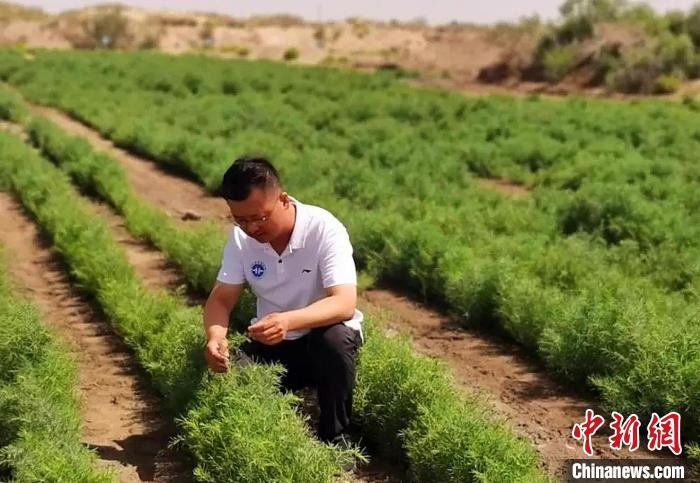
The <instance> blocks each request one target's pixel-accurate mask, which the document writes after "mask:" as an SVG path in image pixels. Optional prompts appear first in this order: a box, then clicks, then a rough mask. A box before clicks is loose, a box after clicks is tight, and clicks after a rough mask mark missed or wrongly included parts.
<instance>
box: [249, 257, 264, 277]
mask: <svg viewBox="0 0 700 483" xmlns="http://www.w3.org/2000/svg"><path fill="white" fill-rule="evenodd" d="M266 269H267V267H266V266H265V264H264V263H263V262H260V261H257V262H253V264H252V265H251V266H250V273H252V274H253V277H255V278H261V277H262V276H263V275H265V270H266Z"/></svg>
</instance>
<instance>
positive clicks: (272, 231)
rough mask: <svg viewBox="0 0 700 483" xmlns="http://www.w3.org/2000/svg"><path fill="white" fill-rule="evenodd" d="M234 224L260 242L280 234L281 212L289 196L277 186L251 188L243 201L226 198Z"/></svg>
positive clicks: (286, 204) (265, 241) (287, 203)
mask: <svg viewBox="0 0 700 483" xmlns="http://www.w3.org/2000/svg"><path fill="white" fill-rule="evenodd" d="M226 202H227V203H228V207H229V210H231V215H232V216H233V221H234V223H235V224H237V225H238V226H240V227H241V229H242V230H243V231H245V232H246V234H248V235H249V236H251V237H253V238H254V239H255V240H257V241H258V242H260V243H267V242H269V241H271V240H274V239H275V238H277V237H278V236H280V235H281V232H282V230H283V229H284V227H283V226H282V223H281V222H282V221H283V217H282V212H283V209H285V208H286V207H287V206H288V205H289V196H288V195H287V193H285V192H282V191H281V190H280V189H279V188H276V187H275V188H267V189H263V188H253V189H252V190H251V192H250V195H248V198H246V199H245V200H243V201H232V200H226Z"/></svg>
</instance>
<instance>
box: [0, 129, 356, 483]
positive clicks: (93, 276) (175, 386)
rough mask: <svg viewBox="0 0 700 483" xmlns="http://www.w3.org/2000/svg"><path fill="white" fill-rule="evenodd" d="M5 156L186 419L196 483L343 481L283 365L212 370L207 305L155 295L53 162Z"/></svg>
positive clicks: (336, 458) (181, 423)
mask: <svg viewBox="0 0 700 483" xmlns="http://www.w3.org/2000/svg"><path fill="white" fill-rule="evenodd" d="M0 152H2V153H3V163H2V164H0V169H2V176H3V178H6V179H9V180H10V183H11V186H12V189H13V191H14V192H16V193H17V195H18V197H19V198H20V200H21V202H22V204H23V205H24V206H25V208H26V209H27V210H28V211H29V212H30V213H31V214H32V215H33V216H34V217H35V218H36V220H37V222H38V224H39V225H40V226H41V227H42V228H43V229H44V230H45V231H46V232H47V233H48V234H49V235H50V236H51V237H52V240H53V243H54V244H55V246H56V248H57V249H58V250H59V252H60V253H61V254H62V256H63V257H64V258H65V260H66V262H67V263H68V265H69V266H70V268H71V273H72V274H73V276H74V277H75V278H76V279H77V281H78V282H79V284H80V285H81V286H82V287H83V288H84V289H85V290H86V291H88V292H89V293H91V294H93V295H94V296H95V298H96V299H97V301H98V302H99V303H100V305H101V306H102V308H103V309H104V311H105V313H106V314H107V316H108V317H109V318H110V320H111V321H112V322H113V324H114V325H115V328H116V329H117V330H118V332H119V333H120V334H121V335H122V337H123V338H124V339H125V341H126V342H127V344H129V346H131V347H132V348H133V350H134V352H135V354H136V357H137V359H138V361H139V363H140V364H141V365H142V366H143V367H144V368H145V369H146V370H147V371H148V373H149V374H150V376H151V377H152V380H153V382H154V383H155V385H156V386H157V388H158V389H159V390H160V392H161V393H162V394H163V396H164V398H165V403H166V405H167V408H168V409H169V410H170V411H171V413H172V414H173V415H179V418H178V427H179V429H180V436H179V438H180V441H181V442H182V444H183V445H184V447H185V448H186V449H187V450H188V451H189V452H190V453H191V454H192V455H193V457H194V460H195V464H196V467H195V469H194V475H195V477H196V478H197V479H198V480H200V481H211V482H214V481H216V482H220V481H241V482H243V481H250V482H252V481H255V482H257V481H290V482H291V481H319V482H320V481H333V480H334V479H335V478H336V476H337V474H338V473H339V471H340V465H341V464H342V462H343V461H344V460H345V459H346V458H347V457H349V455H348V454H346V453H343V452H340V451H338V450H336V449H335V448H334V447H331V446H328V445H324V444H322V443H320V442H318V441H316V440H314V439H313V438H312V437H311V435H310V432H309V430H308V428H307V426H306V425H305V423H304V420H303V419H302V417H301V416H300V414H299V413H298V412H297V410H296V406H295V405H296V403H297V399H296V398H295V397H294V396H293V395H291V394H288V395H284V394H281V393H280V392H279V391H278V390H277V385H278V380H279V377H278V376H279V367H270V366H261V365H255V366H251V367H249V368H246V369H241V370H236V371H231V372H229V373H228V374H226V375H224V376H213V375H210V374H206V373H205V372H204V367H203V358H202V350H203V347H204V341H203V333H202V329H201V317H202V315H201V310H200V308H198V307H197V308H195V307H188V306H186V305H185V303H184V302H183V301H181V300H180V299H179V298H177V297H174V296H171V295H168V294H166V293H164V292H158V293H150V292H147V291H146V290H145V289H144V287H143V284H142V282H141V281H140V280H139V279H138V277H137V276H136V274H135V273H134V271H133V268H132V267H131V266H130V265H129V263H128V261H127V259H126V256H125V254H124V253H123V251H122V250H121V248H120V247H119V245H118V244H117V243H116V242H115V240H114V239H113V238H112V236H111V234H110V232H109V229H108V228H107V226H106V224H105V223H104V221H103V220H102V219H100V217H99V216H98V215H96V214H94V213H92V212H91V211H90V210H89V209H88V207H87V205H85V204H84V203H82V202H81V200H80V198H79V197H78V196H77V195H76V193H75V192H74V191H73V188H72V187H71V186H70V182H69V180H68V179H67V178H66V177H65V175H64V174H63V173H61V172H60V171H58V170H57V169H56V168H55V167H53V166H52V165H51V163H49V162H48V161H46V160H44V159H42V158H41V157H39V156H38V155H37V154H36V153H35V152H34V151H32V150H31V149H30V148H29V147H27V146H26V145H24V144H23V143H22V142H21V141H20V140H19V139H17V138H16V137H13V136H10V135H8V134H5V133H0ZM96 255H97V256H96ZM239 342H240V341H239Z"/></svg>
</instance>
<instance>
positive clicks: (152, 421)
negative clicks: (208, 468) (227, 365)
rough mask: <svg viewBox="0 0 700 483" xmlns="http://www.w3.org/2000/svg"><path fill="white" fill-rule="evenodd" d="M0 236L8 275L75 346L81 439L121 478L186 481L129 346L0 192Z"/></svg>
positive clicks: (169, 431) (156, 400)
mask: <svg viewBox="0 0 700 483" xmlns="http://www.w3.org/2000/svg"><path fill="white" fill-rule="evenodd" d="M0 225H2V227H3V229H2V230H1V231H0V243H2V244H3V245H5V247H6V249H7V253H8V257H7V258H8V263H9V271H10V276H11V279H12V280H13V282H14V284H15V285H16V286H17V289H18V291H19V292H20V293H22V294H23V295H24V296H25V297H26V298H27V299H29V300H31V301H33V302H34V303H36V304H37V306H38V307H39V308H40V310H41V313H42V315H43V318H44V320H46V321H47V322H48V323H49V324H50V325H51V326H53V327H55V328H56V329H58V332H59V333H60V335H61V336H62V337H63V338H64V340H66V341H67V343H68V344H69V346H70V347H71V348H72V350H73V352H74V353H75V358H76V362H77V366H78V379H79V389H80V395H81V401H82V416H83V417H82V421H83V423H82V430H83V442H84V443H85V444H87V445H88V446H89V447H91V448H94V449H95V450H96V451H97V454H98V456H99V458H100V460H101V461H102V462H103V463H104V464H105V465H108V466H112V467H114V468H115V469H116V470H117V474H118V476H119V481H120V482H124V483H131V482H141V481H158V482H166V481H168V482H184V481H189V477H188V476H187V473H188V471H187V469H186V468H184V467H183V465H182V464H181V463H180V462H179V461H180V460H181V455H178V454H176V453H174V452H173V451H172V450H170V449H168V442H169V440H170V438H171V436H172V428H171V426H170V424H169V423H168V422H167V421H165V420H164V419H163V418H162V416H161V415H160V412H161V409H160V406H161V402H160V400H159V398H158V397H157V396H156V395H155V392H154V391H153V390H151V389H150V388H149V386H148V385H147V384H146V382H145V378H144V377H143V376H142V375H141V373H140V372H139V370H138V369H137V366H136V363H135V361H134V356H133V354H132V353H131V352H130V351H129V349H128V348H127V347H126V346H125V345H124V343H123V342H122V340H121V338H120V337H119V336H118V335H117V334H115V332H114V331H113V330H112V328H111V326H110V324H109V322H108V320H106V318H105V317H104V315H103V314H102V313H101V312H100V311H99V310H98V309H96V308H93V306H92V305H91V304H90V303H89V302H87V300H86V298H85V297H84V296H83V295H82V294H79V293H78V292H77V291H76V290H74V289H73V287H72V286H71V284H70V282H69V279H68V276H67V270H66V267H65V266H64V265H63V263H62V262H61V259H60V256H59V255H58V254H57V253H56V252H55V251H54V250H53V249H52V248H51V244H50V241H49V240H47V239H46V237H45V236H44V235H43V234H42V233H41V232H40V230H39V229H38V228H37V226H36V225H35V224H34V223H33V222H32V221H31V220H30V218H29V217H28V216H27V215H26V213H25V212H24V210H23V208H22V207H21V205H20V204H19V203H18V202H17V201H16V200H15V199H14V198H13V197H12V196H10V195H9V194H7V193H0Z"/></svg>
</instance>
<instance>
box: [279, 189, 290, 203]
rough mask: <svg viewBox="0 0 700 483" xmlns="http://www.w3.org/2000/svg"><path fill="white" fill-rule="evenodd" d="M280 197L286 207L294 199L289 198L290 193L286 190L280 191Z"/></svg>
mask: <svg viewBox="0 0 700 483" xmlns="http://www.w3.org/2000/svg"><path fill="white" fill-rule="evenodd" d="M280 199H281V200H282V203H283V204H284V206H285V207H287V206H289V203H290V202H291V201H292V200H291V199H289V194H288V193H287V192H286V191H283V192H282V193H280Z"/></svg>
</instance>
